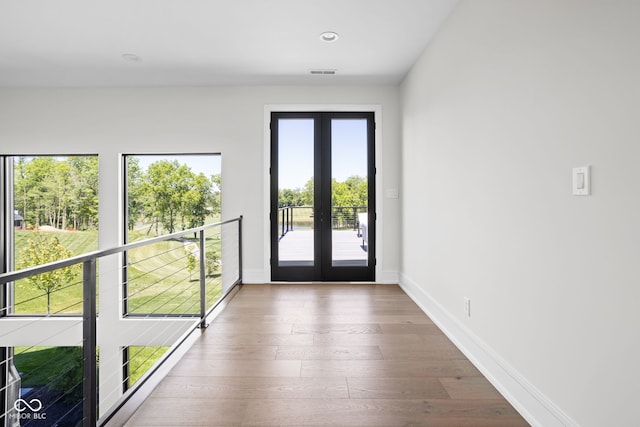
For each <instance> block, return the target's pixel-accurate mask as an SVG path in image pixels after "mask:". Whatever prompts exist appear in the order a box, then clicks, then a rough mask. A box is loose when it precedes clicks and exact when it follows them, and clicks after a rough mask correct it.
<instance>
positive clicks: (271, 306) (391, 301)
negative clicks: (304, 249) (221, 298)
mask: <svg viewBox="0 0 640 427" xmlns="http://www.w3.org/2000/svg"><path fill="white" fill-rule="evenodd" d="M181 425H189V426H196V425H206V426H227V427H231V426H344V427H347V426H348V427H351V426H385V427H392V426H439V427H446V426H491V427H496V426H498V427H499V426H509V427H513V426H526V425H528V424H527V423H526V422H525V421H524V419H523V418H522V417H521V416H520V415H519V414H518V413H517V412H516V411H515V410H514V409H513V408H512V407H511V406H510V405H509V404H508V403H507V402H506V400H505V399H504V398H502V396H500V394H499V393H498V392H497V391H496V390H495V388H494V387H493V386H492V385H491V384H490V383H489V382H488V381H487V380H486V379H485V378H484V377H482V375H481V374H480V372H479V371H478V370H477V369H476V368H475V367H474V366H473V365H472V364H471V363H470V362H469V361H468V360H467V359H466V358H465V357H464V355H463V354H462V353H461V352H460V351H459V350H458V349H457V348H456V347H455V346H454V345H453V344H452V343H451V342H450V341H449V340H448V339H447V338H446V337H445V336H444V335H443V334H442V332H440V331H439V330H438V329H437V327H435V325H434V324H433V323H432V322H431V320H430V319H429V318H428V317H427V316H425V315H424V314H422V312H420V310H419V309H418V308H417V307H416V305H415V304H414V303H413V302H412V301H411V300H410V299H409V298H408V297H407V296H406V295H405V294H404V293H403V292H402V290H401V289H400V288H399V287H398V286H391V285H331V284H318V285H244V286H243V287H242V288H241V289H240V291H239V292H238V293H237V294H236V296H235V297H234V299H233V300H232V301H231V303H230V304H229V306H228V307H227V308H226V309H225V310H224V311H223V312H222V314H221V315H220V316H219V317H218V318H217V319H216V320H215V321H214V322H213V323H212V324H211V326H210V327H209V328H208V329H207V330H206V331H205V333H204V334H203V335H202V336H201V338H199V340H198V341H197V342H196V343H195V344H194V346H193V347H192V348H191V350H190V351H189V352H188V353H187V355H186V356H185V357H184V358H183V359H182V361H181V362H180V363H179V364H178V365H177V366H176V367H175V368H174V369H173V370H172V371H171V373H170V374H169V375H168V376H167V378H165V380H164V381H163V382H162V383H161V384H160V385H159V386H158V387H157V388H156V390H155V391H154V392H153V393H152V395H151V397H150V398H149V399H147V401H146V402H145V403H144V404H143V405H142V406H141V407H140V408H139V410H138V411H137V412H136V413H135V414H134V416H133V417H132V418H131V419H130V420H129V422H128V423H127V426H131V427H133V426H181Z"/></svg>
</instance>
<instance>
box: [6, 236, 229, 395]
mask: <svg viewBox="0 0 640 427" xmlns="http://www.w3.org/2000/svg"><path fill="white" fill-rule="evenodd" d="M30 233H33V232H31V231H22V230H16V255H17V257H19V254H20V250H21V248H22V247H24V246H25V245H26V242H27V239H28V238H29V235H30ZM47 233H55V235H56V237H58V239H59V241H60V243H62V244H63V245H64V246H65V247H67V248H68V249H69V250H70V251H71V252H72V253H73V255H80V254H83V253H87V252H91V251H94V250H96V249H97V248H98V233H97V232H96V231H86V232H81V231H73V232H62V231H60V232H56V231H51V232H49V231H48V232H47ZM130 237H131V239H130V240H132V241H134V240H142V239H144V238H146V237H147V236H146V235H144V234H143V233H140V232H133V233H132V235H131V236H130ZM220 243H221V241H220V237H219V230H216V231H215V232H214V233H211V236H209V237H207V239H206V251H207V256H208V257H215V258H217V259H218V260H219V259H220ZM189 252H191V253H193V254H194V255H198V251H197V245H196V243H195V241H193V240H192V239H180V240H169V241H164V242H160V243H156V244H153V245H148V246H144V247H141V248H137V249H134V250H131V251H129V252H128V253H127V273H128V278H129V283H128V293H129V295H130V298H129V313H130V314H142V315H143V314H151V313H153V314H167V313H171V314H185V313H194V314H197V313H199V309H200V303H199V292H200V288H199V277H200V273H199V266H198V263H197V262H196V267H195V269H194V270H193V271H189V270H188V268H187V266H188V263H187V257H188V253H189ZM17 262H19V258H18V260H17ZM98 265H99V264H98ZM15 290H16V297H15V301H16V304H15V313H16V314H46V312H47V308H46V294H45V293H44V292H43V291H40V290H38V289H35V288H34V287H33V286H32V285H30V283H29V282H28V281H26V280H21V281H18V282H16V286H15ZM206 293H207V306H210V305H211V304H213V303H214V302H215V301H217V300H218V299H219V297H220V295H221V277H220V271H219V268H218V269H217V270H216V271H214V272H213V274H211V275H210V276H208V277H207V292H206ZM51 313H52V314H53V313H56V314H82V277H81V276H80V275H78V277H77V280H76V281H75V282H74V283H71V284H68V285H65V286H63V287H62V289H60V290H58V291H56V292H53V293H52V294H51ZM78 349H80V348H79V347H15V349H14V351H15V357H14V362H15V365H16V367H17V368H18V370H19V371H20V372H21V373H22V387H33V388H42V387H49V388H53V389H55V388H59V389H60V390H64V389H65V387H70V386H71V385H70V384H66V385H65V382H64V381H68V380H73V379H74V378H75V375H76V373H77V369H81V366H82V362H81V361H82V356H81V351H80V350H78ZM166 349H167V347H131V348H130V351H129V354H130V379H129V381H130V384H133V383H135V382H136V381H137V380H138V379H139V378H140V377H141V376H142V375H143V374H144V373H145V372H146V371H147V370H148V369H149V367H150V366H151V365H153V363H155V362H156V361H157V359H159V358H160V357H161V356H162V354H164V352H165V351H166ZM79 367H80V368H79Z"/></svg>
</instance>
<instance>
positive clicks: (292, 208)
mask: <svg viewBox="0 0 640 427" xmlns="http://www.w3.org/2000/svg"><path fill="white" fill-rule="evenodd" d="M290 209H291V231H293V210H294V209H295V206H291V208H290Z"/></svg>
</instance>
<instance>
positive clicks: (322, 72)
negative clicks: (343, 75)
mask: <svg viewBox="0 0 640 427" xmlns="http://www.w3.org/2000/svg"><path fill="white" fill-rule="evenodd" d="M310 73H311V74H313V75H319V76H334V75H335V74H336V70H311V71H310Z"/></svg>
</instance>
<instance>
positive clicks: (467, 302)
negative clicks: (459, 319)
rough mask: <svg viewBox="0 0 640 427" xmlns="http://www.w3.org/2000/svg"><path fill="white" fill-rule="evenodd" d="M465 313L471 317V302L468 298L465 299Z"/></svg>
mask: <svg viewBox="0 0 640 427" xmlns="http://www.w3.org/2000/svg"><path fill="white" fill-rule="evenodd" d="M464 313H465V314H466V315H467V317H471V300H470V299H469V298H467V297H464Z"/></svg>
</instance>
